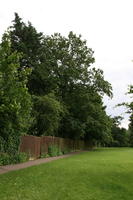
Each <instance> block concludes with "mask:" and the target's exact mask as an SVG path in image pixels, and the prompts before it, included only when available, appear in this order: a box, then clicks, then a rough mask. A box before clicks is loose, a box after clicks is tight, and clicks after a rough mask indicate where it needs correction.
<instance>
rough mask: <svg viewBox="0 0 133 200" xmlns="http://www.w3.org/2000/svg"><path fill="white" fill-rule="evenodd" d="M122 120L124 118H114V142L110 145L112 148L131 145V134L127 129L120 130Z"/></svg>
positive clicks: (112, 131)
mask: <svg viewBox="0 0 133 200" xmlns="http://www.w3.org/2000/svg"><path fill="white" fill-rule="evenodd" d="M122 119H123V118H122V117H121V116H117V117H114V118H112V128H111V135H112V141H111V143H110V144H109V145H110V146H113V147H128V146H129V145H130V144H129V143H130V142H129V137H130V135H129V132H128V131H127V130H126V129H125V128H120V121H121V120H122Z"/></svg>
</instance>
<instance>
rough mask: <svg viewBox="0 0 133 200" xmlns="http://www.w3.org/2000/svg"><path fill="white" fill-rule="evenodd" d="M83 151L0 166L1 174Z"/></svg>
mask: <svg viewBox="0 0 133 200" xmlns="http://www.w3.org/2000/svg"><path fill="white" fill-rule="evenodd" d="M81 152H83V151H79V152H73V153H69V154H67V155H62V156H57V157H49V158H40V159H37V160H32V161H28V162H24V163H19V164H15V165H5V166H0V174H4V173H7V172H10V171H14V170H19V169H23V168H27V167H30V166H33V165H39V164H41V163H47V162H51V161H53V160H58V159H61V158H67V157H70V156H72V155H75V154H79V153H81Z"/></svg>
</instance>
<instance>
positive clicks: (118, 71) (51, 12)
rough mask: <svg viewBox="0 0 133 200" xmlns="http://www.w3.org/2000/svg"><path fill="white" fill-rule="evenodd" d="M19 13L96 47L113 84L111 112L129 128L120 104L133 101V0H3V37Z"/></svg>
mask: <svg viewBox="0 0 133 200" xmlns="http://www.w3.org/2000/svg"><path fill="white" fill-rule="evenodd" d="M14 12H17V13H18V14H19V16H20V17H21V18H22V19H23V21H24V22H27V21H30V22H31V23H32V24H33V26H34V27H35V28H36V29H37V31H41V32H43V33H44V34H46V35H50V34H53V33H55V32H58V33H61V34H62V35H64V36H67V35H68V33H69V32H70V31H73V32H74V33H76V34H77V35H78V34H81V35H82V38H83V39H85V40H87V45H88V47H89V48H92V49H93V50H94V57H95V60H96V62H95V64H94V66H95V67H97V68H101V69H102V70H103V71H104V76H105V79H106V80H107V81H109V82H110V83H111V84H112V87H113V94H114V97H113V99H109V98H108V97H104V103H105V105H107V113H108V114H109V115H111V116H118V115H122V116H123V117H124V120H123V121H122V124H121V126H122V127H125V128H127V127H128V122H129V121H128V118H129V116H128V114H125V111H126V110H125V109H124V108H122V107H117V108H116V107H115V105H117V104H118V103H122V102H129V101H131V99H130V97H129V96H128V95H125V93H127V89H128V86H129V85H130V84H133V79H132V76H133V1H132V0H38V1H36V0H12V1H11V0H2V1H1V5H0V37H1V36H2V34H3V33H4V31H5V30H6V29H7V27H9V26H10V25H11V21H12V20H13V19H14Z"/></svg>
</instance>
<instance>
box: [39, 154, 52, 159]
mask: <svg viewBox="0 0 133 200" xmlns="http://www.w3.org/2000/svg"><path fill="white" fill-rule="evenodd" d="M48 157H50V155H49V154H48V153H43V154H41V157H40V158H48Z"/></svg>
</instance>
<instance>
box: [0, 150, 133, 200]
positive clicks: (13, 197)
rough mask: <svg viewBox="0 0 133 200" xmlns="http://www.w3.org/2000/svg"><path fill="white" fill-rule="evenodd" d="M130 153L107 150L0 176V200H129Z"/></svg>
mask: <svg viewBox="0 0 133 200" xmlns="http://www.w3.org/2000/svg"><path fill="white" fill-rule="evenodd" d="M132 188H133V149H132V148H108V149H107V148H106V149H97V150H95V151H90V152H84V153H80V154H79V155H73V156H71V157H67V158H64V159H60V160H56V161H52V162H50V163H45V164H40V165H38V166H32V167H29V168H26V169H22V170H18V171H12V172H9V173H6V174H1V175H0V200H132V199H133V189H132Z"/></svg>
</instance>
